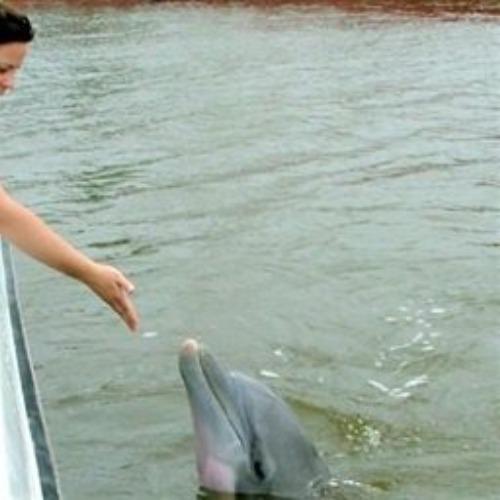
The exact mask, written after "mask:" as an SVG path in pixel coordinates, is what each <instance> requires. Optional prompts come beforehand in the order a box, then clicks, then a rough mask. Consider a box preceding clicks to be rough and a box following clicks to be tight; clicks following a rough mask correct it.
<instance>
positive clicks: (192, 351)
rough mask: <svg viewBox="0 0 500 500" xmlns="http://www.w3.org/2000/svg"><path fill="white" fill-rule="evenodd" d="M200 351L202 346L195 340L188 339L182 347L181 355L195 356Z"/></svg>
mask: <svg viewBox="0 0 500 500" xmlns="http://www.w3.org/2000/svg"><path fill="white" fill-rule="evenodd" d="M199 351H200V344H198V342H196V340H194V339H187V340H185V341H184V342H183V343H182V345H181V352H180V354H181V355H183V356H194V355H196V354H197V353H198V352H199Z"/></svg>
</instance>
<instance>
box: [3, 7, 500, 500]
mask: <svg viewBox="0 0 500 500" xmlns="http://www.w3.org/2000/svg"><path fill="white" fill-rule="evenodd" d="M33 17H34V19H35V21H36V24H37V27H38V40H37V42H36V44H35V47H34V48H33V49H34V50H33V54H32V56H31V58H30V59H29V61H28V64H27V66H26V69H25V71H24V73H23V75H22V77H21V79H20V80H21V81H20V82H19V89H18V91H17V92H16V93H15V94H13V95H12V96H9V97H8V98H4V99H2V102H1V121H0V133H1V137H2V147H1V150H0V163H1V173H2V177H3V180H4V182H5V183H6V184H7V185H8V187H9V189H10V191H11V192H13V193H14V194H15V195H16V196H17V197H18V198H19V199H21V200H23V201H24V202H25V203H27V204H30V205H32V206H33V207H35V208H36V210H37V211H38V212H39V213H40V214H41V215H43V216H44V217H45V218H46V219H47V220H48V221H49V222H51V223H52V224H53V225H54V227H56V228H57V229H58V230H59V231H60V232H62V233H63V234H65V235H66V236H67V237H69V238H70V239H71V240H72V241H73V242H74V243H75V244H76V245H78V246H79V247H80V248H82V249H84V250H85V251H86V252H88V253H89V254H91V255H92V256H94V257H95V258H97V259H101V260H106V261H108V262H111V263H113V264H115V265H117V266H119V267H121V268H123V269H124V270H126V271H127V273H128V274H129V275H130V277H131V278H132V279H133V280H134V281H135V282H136V285H137V297H136V299H137V303H138V306H139V307H140V310H141V313H142V318H143V325H142V330H141V335H140V336H138V337H131V336H130V335H128V334H127V333H125V331H124V329H123V328H122V326H121V325H120V324H119V323H118V320H116V319H115V318H114V317H113V316H112V315H111V314H109V313H108V311H107V310H105V309H104V308H103V307H102V306H101V304H100V303H98V302H97V300H96V299H94V298H93V297H92V296H90V295H89V294H87V293H86V292H85V291H84V290H83V289H82V288H81V287H79V286H78V285H76V284H75V283H73V282H69V281H68V280H64V279H62V278H60V277H59V276H56V275H55V274H54V273H52V272H50V271H48V270H46V269H44V268H42V267H41V266H39V265H37V264H35V263H33V262H31V261H28V259H26V258H25V257H22V256H19V257H18V274H19V276H18V277H19V285H20V291H21V295H22V300H23V306H24V315H25V322H26V327H27V330H28V334H29V336H30V339H31V349H32V351H33V356H34V359H35V361H36V369H37V370H36V371H37V376H38V380H39V384H40V387H41V391H42V397H43V402H44V405H45V411H46V417H47V420H48V423H49V427H50V434H51V437H52V441H53V445H54V448H55V453H56V456H57V462H58V469H59V473H60V477H61V483H62V488H63V492H64V494H65V497H66V498H67V499H70V500H73V499H74V500H88V499H94V500H98V499H128V498H134V499H140V500H146V499H172V500H176V499H192V498H195V497H196V491H197V485H196V476H195V466H194V454H193V443H192V430H191V423H190V417H189V411H188V407H187V404H186V400H185V396H184V393H183V388H182V385H181V381H180V377H179V375H178V373H177V362H176V356H177V349H178V346H179V344H180V342H181V340H182V339H184V338H185V337H187V336H193V335H194V336H195V337H198V338H200V339H202V340H203V341H204V342H205V343H206V344H208V345H209V346H210V347H211V349H212V350H213V352H214V353H215V354H217V355H218V356H219V357H220V358H221V359H223V360H224V361H225V363H226V365H228V366H230V367H235V368H237V369H239V370H241V371H244V372H246V373H248V374H250V375H252V376H256V377H261V378H263V379H265V380H267V381H268V383H269V384H270V385H271V386H272V387H273V388H274V389H275V390H276V391H277V392H278V393H280V394H281V395H282V396H283V397H285V398H286V399H287V401H288V402H289V403H290V404H291V405H292V407H293V408H294V410H295V411H296V412H297V414H298V416H299V417H300V419H301V421H302V422H303V424H304V426H305V428H306V429H307V432H308V434H309V435H310V436H311V438H312V439H313V440H314V441H315V443H316V445H317V447H318V448H319V449H320V450H321V451H322V453H324V455H325V459H326V460H327V462H328V464H329V466H330V467H331V469H332V471H333V472H334V475H335V478H337V479H338V480H341V481H354V482H356V483H359V484H362V485H366V486H367V487H370V488H374V490H376V491H377V492H378V494H380V495H381V498H388V499H397V500H402V499H412V500H414V499H415V500H420V499H429V500H430V499H432V500H441V499H450V500H451V499H453V500H462V499H479V498H481V499H491V500H493V499H498V498H499V497H500V476H499V470H500V391H499V388H498V381H499V375H500V364H499V355H500V337H499V319H498V318H499V313H500V299H499V292H500V285H499V248H500V224H499V215H500V196H499V195H500V176H499V151H500V148H499V142H500V132H499V131H500V105H499V102H500V90H499V88H500V87H499V85H498V82H499V81H500V22H499V21H498V19H497V18H494V17H486V18H484V17H479V16H476V15H474V16H463V17H462V16H459V17H453V19H452V20H450V18H449V17H448V16H446V17H445V18H444V19H443V18H441V17H439V16H432V17H422V16H419V15H414V14H408V15H406V14H401V13H399V14H393V13H390V12H387V11H377V10H375V11H372V12H353V11H346V10H342V9H340V8H336V7H327V6H323V7H320V6H318V7H306V6H290V5H289V6H282V7H279V8H259V7H252V6H238V5H229V6H225V7H223V6H203V5H200V4H188V5H181V4H176V5H168V4H167V5H154V6H149V7H147V6H136V7H132V8H130V9H121V10H113V9H110V8H102V9H95V8H94V9H83V10H72V9H68V8H65V7H63V6H60V7H58V8H53V9H49V10H42V9H39V10H34V11H33ZM378 494H377V496H378Z"/></svg>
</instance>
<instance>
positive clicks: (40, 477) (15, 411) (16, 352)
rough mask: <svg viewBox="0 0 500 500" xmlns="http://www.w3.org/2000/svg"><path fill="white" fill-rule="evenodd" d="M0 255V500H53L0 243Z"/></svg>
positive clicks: (53, 480) (53, 484) (6, 252)
mask: <svg viewBox="0 0 500 500" xmlns="http://www.w3.org/2000/svg"><path fill="white" fill-rule="evenodd" d="M0 254H1V255H0V257H1V258H0V499H1V500H58V499H60V498H61V496H60V492H59V487H58V482H57V477H56V474H55V470H54V465H53V461H52V454H51V450H50V446H49V443H48V440H47V433H46V431H45V424H44V420H43V415H42V412H41V406H40V402H39V399H38V392H37V388H36V385H35V379H34V373H33V367H32V364H31V360H30V356H29V351H28V348H27V344H26V338H25V335H24V330H23V325H22V321H21V315H20V310H19V304H18V300H17V291H16V286H15V278H14V269H13V265H12V256H11V251H10V247H9V246H8V244H7V243H6V242H4V241H2V244H1V249H0Z"/></svg>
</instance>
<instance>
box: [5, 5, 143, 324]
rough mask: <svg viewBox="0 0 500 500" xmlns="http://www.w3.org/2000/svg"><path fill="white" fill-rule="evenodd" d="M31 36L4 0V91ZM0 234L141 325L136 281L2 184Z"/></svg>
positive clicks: (11, 82)
mask: <svg viewBox="0 0 500 500" xmlns="http://www.w3.org/2000/svg"><path fill="white" fill-rule="evenodd" d="M33 37H34V31H33V28H32V26H31V23H30V21H29V19H28V18H27V17H26V16H24V15H22V14H20V13H18V12H17V11H15V10H14V9H12V8H11V7H8V6H6V5H5V4H1V3H0V95H3V94H5V93H7V92H10V91H11V90H13V89H14V84H15V78H16V74H17V72H18V70H19V69H20V68H21V66H22V64H23V62H24V59H25V57H26V55H27V54H28V52H29V49H30V43H31V41H32V40H33ZM0 235H1V236H2V237H4V238H6V239H8V240H10V241H11V242H12V243H13V244H14V245H15V246H16V247H18V248H19V249H20V250H22V251H23V252H25V253H27V254H29V255H31V256H32V257H34V258H35V259H37V260H39V261H41V262H43V263H44V264H46V265H48V266H50V267H52V268H54V269H56V270H57V271H59V272H61V273H64V274H66V275H67V276H70V277H72V278H75V279H77V280H79V281H81V282H82V283H84V284H85V285H87V286H88V287H89V288H90V289H91V290H92V291H93V292H94V293H95V294H96V295H98V296H99V297H100V298H101V299H102V300H104V301H105V302H106V303H107V304H109V306H111V307H112V308H113V309H114V310H115V311H116V312H117V313H118V314H119V315H120V316H121V318H122V319H123V321H124V322H125V323H126V324H127V326H128V327H129V328H130V330H136V329H137V327H138V321H139V318H138V315H137V311H136V309H135V307H134V304H133V302H132V300H131V298H130V294H131V293H132V292H133V290H134V286H133V285H132V283H131V282H130V281H129V280H128V279H127V278H126V277H125V276H124V275H123V274H122V273H121V272H120V271H118V270H117V269H115V268H114V267H112V266H108V265H104V264H99V263H97V262H94V261H92V260H91V259H89V258H88V257H86V256H85V255H84V254H82V253H81V252H79V251H78V250H76V249H75V248H74V247H72V246H71V245H70V244H69V243H68V242H66V241H65V240H64V239H63V238H62V237H61V236H59V235H58V234H56V233H55V232H54V231H53V230H52V229H50V228H49V227H48V226H47V225H46V224H45V223H44V222H43V221H42V220H41V219H40V218H39V217H38V216H37V215H35V214H34V213H33V212H31V211H30V210H29V209H27V208H26V207H24V206H23V205H21V204H20V203H19V202H17V201H16V200H14V199H13V198H12V197H11V196H9V194H8V193H7V192H6V191H5V190H4V189H3V187H2V186H1V185H0Z"/></svg>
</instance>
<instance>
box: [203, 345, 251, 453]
mask: <svg viewBox="0 0 500 500" xmlns="http://www.w3.org/2000/svg"><path fill="white" fill-rule="evenodd" d="M198 361H199V365H200V368H201V372H202V374H203V377H204V379H205V382H206V383H207V385H208V387H209V389H210V393H211V394H212V396H213V397H214V399H215V401H216V402H217V404H218V406H219V408H220V409H221V411H222V413H223V414H224V416H225V418H226V421H227V423H228V424H229V426H230V427H231V429H232V430H233V432H234V434H235V436H236V438H237V439H238V442H239V444H240V446H241V447H242V448H243V450H246V448H247V446H246V440H245V439H244V437H243V431H242V428H241V427H242V426H241V425H238V424H239V423H240V422H241V418H240V416H239V415H238V410H237V409H236V408H235V405H234V404H232V401H231V394H229V391H228V389H229V385H230V380H228V377H227V375H226V374H225V373H224V372H223V371H222V370H221V369H220V367H219V366H218V364H217V363H216V362H215V360H214V359H213V358H212V357H211V356H209V355H207V354H206V353H205V352H203V350H201V352H200V353H199V355H198ZM217 372H218V373H217ZM225 384H227V387H224V385H225Z"/></svg>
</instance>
